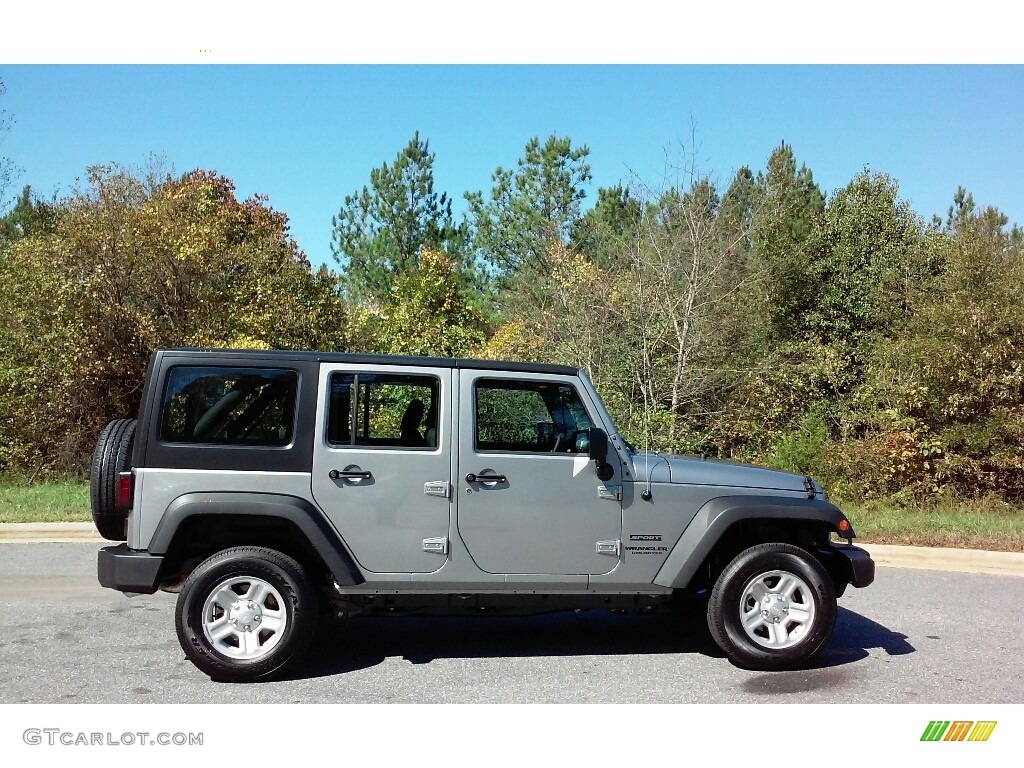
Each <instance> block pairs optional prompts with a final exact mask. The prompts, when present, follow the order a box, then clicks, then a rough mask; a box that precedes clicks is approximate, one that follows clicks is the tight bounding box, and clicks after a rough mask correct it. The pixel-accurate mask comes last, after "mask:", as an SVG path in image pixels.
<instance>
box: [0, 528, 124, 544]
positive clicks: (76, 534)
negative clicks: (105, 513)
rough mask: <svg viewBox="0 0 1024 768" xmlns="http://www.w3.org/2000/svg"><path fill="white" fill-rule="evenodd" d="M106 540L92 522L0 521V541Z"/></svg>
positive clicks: (62, 541)
mask: <svg viewBox="0 0 1024 768" xmlns="http://www.w3.org/2000/svg"><path fill="white" fill-rule="evenodd" d="M76 541H77V542H87V541H92V542H96V543H100V542H106V543H108V544H109V543H111V542H109V541H107V539H104V538H103V537H102V536H100V534H99V531H97V530H96V526H95V525H93V524H92V523H0V543H4V544H8V543H17V542H22V543H25V544H60V543H65V542H76Z"/></svg>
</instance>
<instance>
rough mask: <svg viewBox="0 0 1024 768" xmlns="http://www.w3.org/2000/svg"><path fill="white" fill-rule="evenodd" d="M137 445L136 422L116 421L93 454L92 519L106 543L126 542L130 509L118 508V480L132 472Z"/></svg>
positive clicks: (101, 435)
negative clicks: (134, 448) (123, 473)
mask: <svg viewBox="0 0 1024 768" xmlns="http://www.w3.org/2000/svg"><path fill="white" fill-rule="evenodd" d="M134 445H135V419H114V420H113V421H112V422H110V423H109V424H107V426H105V427H104V428H103V431H102V432H100V437H99V440H97V441H96V450H95V451H93V454H92V469H91V471H90V472H89V497H90V501H91V503H92V519H93V522H95V523H96V529H97V530H98V531H99V532H100V535H101V536H102V537H103V538H105V539H110V540H111V541H125V540H126V539H127V538H128V535H127V533H126V532H125V520H126V519H127V518H128V509H127V508H123V509H122V508H119V507H118V506H117V483H118V476H119V475H120V474H121V473H122V472H127V471H129V470H130V469H131V468H132V448H133V447H134Z"/></svg>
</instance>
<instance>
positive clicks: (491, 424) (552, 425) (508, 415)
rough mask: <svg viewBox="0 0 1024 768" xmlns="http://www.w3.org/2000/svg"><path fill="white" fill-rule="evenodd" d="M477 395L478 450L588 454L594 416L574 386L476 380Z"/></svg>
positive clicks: (550, 383) (551, 383)
mask: <svg viewBox="0 0 1024 768" xmlns="http://www.w3.org/2000/svg"><path fill="white" fill-rule="evenodd" d="M475 395H476V449H477V450H478V451H525V452H530V453H586V448H585V447H584V448H582V449H581V448H579V447H577V440H578V439H579V437H580V436H581V434H583V433H585V432H586V431H587V430H588V429H590V426H591V425H590V418H589V417H588V416H587V410H586V408H584V407H583V403H582V402H581V401H580V399H579V395H577V393H576V390H575V389H574V388H573V387H572V386H571V385H569V384H559V383H554V382H533V381H512V380H507V379H478V380H477V382H476V392H475ZM583 445H585V443H584V444H583Z"/></svg>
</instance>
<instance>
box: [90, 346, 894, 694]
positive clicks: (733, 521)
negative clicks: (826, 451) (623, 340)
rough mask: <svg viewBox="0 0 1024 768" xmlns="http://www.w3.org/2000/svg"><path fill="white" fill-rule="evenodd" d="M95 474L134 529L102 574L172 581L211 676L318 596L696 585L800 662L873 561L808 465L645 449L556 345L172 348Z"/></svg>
mask: <svg viewBox="0 0 1024 768" xmlns="http://www.w3.org/2000/svg"><path fill="white" fill-rule="evenodd" d="M91 481H92V482H91V491H92V511H93V517H94V519H95V521H96V525H97V528H98V529H99V531H100V533H101V534H103V535H104V536H105V537H106V538H108V539H112V540H115V541H123V542H125V543H123V544H120V545H117V546H108V547H105V548H103V549H102V550H100V553H99V562H98V573H99V581H100V583H101V584H102V585H103V586H105V587H110V588H112V589H117V590H121V591H124V592H127V593H147V594H151V593H153V592H155V591H156V590H158V589H161V590H166V591H170V592H178V593H179V596H178V601H177V607H176V615H175V621H176V626H177V634H178V638H179V640H180V642H181V646H182V648H183V649H184V651H185V654H186V656H187V657H188V658H189V659H190V660H191V661H192V662H193V663H194V664H195V665H196V666H197V667H199V668H200V669H201V670H202V671H203V672H205V673H207V674H209V675H210V676H211V677H213V678H215V679H220V680H235V681H251V680H259V679H264V678H267V677H269V676H271V675H277V674H280V673H281V672H282V671H283V670H284V669H285V668H286V667H287V666H288V665H289V664H291V663H292V662H294V661H295V660H296V659H298V658H299V657H300V656H301V655H302V651H303V649H304V648H305V646H306V645H307V643H308V642H309V641H310V639H311V637H312V635H313V633H314V630H315V627H316V623H317V620H318V618H319V617H320V616H321V614H323V613H326V612H330V613H333V614H336V615H340V616H343V617H350V616H357V615H367V614H369V615H374V614H387V615H396V614H398V615H401V614H407V613H417V612H422V613H427V612H434V613H456V612H464V611H472V612H518V613H539V612H543V611H552V610H567V609H591V608H608V609H612V610H621V609H633V610H638V611H642V612H646V611H650V610H652V609H654V608H656V607H659V606H669V605H672V604H673V603H674V602H675V600H674V598H679V597H682V596H686V595H705V594H706V595H708V600H707V619H708V625H709V626H710V629H711V633H712V635H713V637H714V639H715V641H716V642H717V643H718V645H719V646H720V647H721V648H722V650H723V651H724V652H725V654H726V655H727V656H728V657H729V658H730V659H732V660H733V662H735V663H736V664H738V665H741V666H744V667H748V668H752V669H762V670H777V669H789V668H793V667H795V666H798V665H800V664H802V663H804V662H806V661H807V659H809V658H810V657H812V656H813V655H814V654H816V653H817V652H818V651H820V650H821V649H822V648H823V647H824V645H825V644H826V643H827V642H828V639H829V637H830V636H831V634H832V629H833V626H834V624H835V620H836V598H837V596H838V595H841V594H842V593H843V591H844V590H845V589H846V587H847V585H849V584H852V585H853V586H855V587H864V586H867V585H868V584H870V583H871V581H872V580H873V578H874V563H873V562H872V561H871V559H870V557H868V555H867V554H866V553H865V552H864V551H863V550H861V549H858V548H857V547H854V546H852V545H851V544H852V539H853V537H854V532H853V528H852V527H851V525H850V522H849V521H848V520H847V519H846V517H845V516H844V515H843V513H842V512H841V511H840V510H839V509H837V508H836V507H835V506H833V505H832V504H830V503H829V502H828V501H827V499H826V498H825V494H824V493H823V491H822V489H821V487H820V486H819V485H818V484H817V483H815V482H814V481H813V480H812V479H811V478H809V477H802V476H800V475H793V474H789V473H785V472H778V471H774V470H768V469H760V468H756V467H750V466H743V465H738V464H730V463H726V462H721V461H710V460H705V459H703V458H684V457H678V456H666V455H661V454H654V453H644V452H639V451H637V450H636V449H635V448H633V447H632V446H631V445H629V444H628V443H627V442H626V441H625V440H624V439H623V438H622V437H621V436H620V435H619V434H618V432H617V430H616V428H615V425H614V423H612V420H611V418H610V417H609V415H608V411H607V410H606V409H605V407H604V404H603V403H602V402H601V398H600V397H599V396H598V394H597V391H596V390H595V389H594V386H593V384H592V383H591V382H590V379H589V378H588V377H587V375H586V374H585V373H584V372H582V371H580V370H577V369H576V368H570V367H566V366H559V365H541V364H533V363H506V362H494V361H484V360H455V359H446V358H427V357H392V356H380V355H355V354H329V353H316V352H255V351H237V350H195V349H169V350H160V351H158V352H156V353H155V354H154V355H153V357H152V359H151V362H150V366H149V371H148V374H147V377H146V383H145V389H144V392H143V398H142V405H141V408H140V412H139V416H138V420H137V421H135V420H128V419H119V420H117V421H113V422H111V423H110V424H108V425H107V427H106V428H105V429H104V430H103V432H102V433H101V434H100V437H99V440H98V443H97V446H96V451H95V455H94V458H93V466H92V476H91ZM838 539H845V540H846V541H847V544H841V543H838Z"/></svg>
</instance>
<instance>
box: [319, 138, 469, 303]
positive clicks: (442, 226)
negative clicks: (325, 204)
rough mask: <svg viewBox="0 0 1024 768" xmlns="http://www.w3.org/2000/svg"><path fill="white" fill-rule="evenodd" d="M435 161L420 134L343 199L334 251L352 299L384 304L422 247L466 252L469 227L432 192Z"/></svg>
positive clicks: (336, 221) (445, 200) (336, 220)
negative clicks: (459, 222) (453, 216)
mask: <svg viewBox="0 0 1024 768" xmlns="http://www.w3.org/2000/svg"><path fill="white" fill-rule="evenodd" d="M434 158H435V155H434V153H433V152H430V148H429V142H428V141H427V140H425V139H424V140H421V139H420V135H419V132H418V131H417V132H416V134H415V135H414V136H413V138H412V139H410V141H409V143H408V144H407V145H406V147H405V148H404V149H402V150H401V151H400V152H399V153H398V155H397V156H396V157H395V159H394V161H393V162H392V163H391V164H388V163H384V164H383V165H382V166H381V167H380V168H375V169H373V170H372V171H371V172H370V184H369V186H364V187H363V188H362V190H361V191H359V192H357V193H355V194H352V195H347V196H346V197H345V201H344V203H343V205H342V207H341V209H340V210H339V212H338V214H337V215H336V216H335V217H334V218H333V219H332V222H331V223H332V226H333V232H332V243H331V249H332V252H333V254H334V258H335V259H336V260H337V262H338V263H339V265H340V266H341V270H342V283H343V285H344V288H345V291H346V293H347V294H348V295H349V296H350V297H351V298H353V299H355V300H357V301H370V302H380V301H382V300H383V298H384V297H385V296H386V295H387V294H388V292H389V291H390V289H391V286H392V284H393V281H394V280H395V279H396V278H397V277H398V276H400V275H401V274H402V273H403V272H405V271H407V270H409V269H411V268H413V267H415V266H416V263H417V260H418V259H419V255H420V251H421V249H423V248H424V247H427V248H432V249H441V250H446V251H448V252H450V253H453V254H459V253H460V252H461V251H462V249H463V245H464V241H465V237H466V235H465V229H464V227H462V226H460V225H457V224H456V223H455V222H454V220H453V218H452V206H451V200H450V199H449V197H448V195H447V194H446V193H443V192H442V193H438V192H437V191H436V190H435V189H434Z"/></svg>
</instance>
